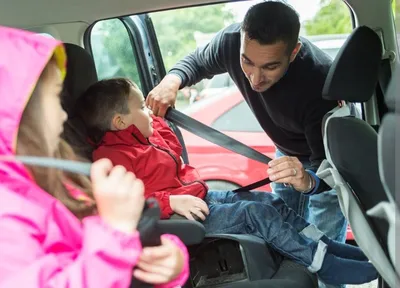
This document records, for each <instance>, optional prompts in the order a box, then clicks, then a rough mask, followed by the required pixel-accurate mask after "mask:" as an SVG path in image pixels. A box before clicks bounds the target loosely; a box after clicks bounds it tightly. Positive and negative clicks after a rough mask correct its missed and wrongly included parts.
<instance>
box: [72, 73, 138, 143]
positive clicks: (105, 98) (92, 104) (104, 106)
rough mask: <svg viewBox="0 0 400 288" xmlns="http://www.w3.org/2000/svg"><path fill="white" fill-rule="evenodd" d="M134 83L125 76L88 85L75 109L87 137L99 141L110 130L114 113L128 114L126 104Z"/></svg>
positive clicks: (134, 85)
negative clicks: (84, 127) (83, 124)
mask: <svg viewBox="0 0 400 288" xmlns="http://www.w3.org/2000/svg"><path fill="white" fill-rule="evenodd" d="M132 87H135V88H137V86H136V84H135V83H133V82H132V81H130V80H129V79H126V78H114V79H105V80H101V81H99V82H97V83H95V84H93V85H92V86H90V87H89V88H88V89H87V90H86V91H85V92H84V93H83V95H82V96H81V97H80V98H79V99H78V101H77V104H76V105H77V111H78V114H79V116H80V117H81V118H82V120H83V121H84V123H85V126H86V128H87V132H88V136H89V138H90V139H91V140H92V141H93V142H95V143H99V142H100V141H101V139H102V137H103V135H104V133H105V132H107V131H110V130H111V122H112V119H113V117H114V116H115V114H129V113H130V111H129V107H128V105H127V103H128V99H129V96H130V94H131V88H132Z"/></svg>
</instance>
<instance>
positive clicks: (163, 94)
mask: <svg viewBox="0 0 400 288" xmlns="http://www.w3.org/2000/svg"><path fill="white" fill-rule="evenodd" d="M180 85H181V78H179V76H177V75H174V74H168V75H167V76H165V77H164V79H163V80H162V81H161V82H160V84H158V85H157V86H156V87H154V89H153V90H151V91H150V93H149V95H147V97H146V105H147V107H149V109H151V110H152V111H153V114H154V115H155V116H159V117H164V116H165V113H166V112H167V110H168V108H169V107H170V106H172V107H173V106H174V105H175V101H176V96H177V93H178V90H179V87H180Z"/></svg>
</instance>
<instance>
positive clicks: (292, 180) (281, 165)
mask: <svg viewBox="0 0 400 288" xmlns="http://www.w3.org/2000/svg"><path fill="white" fill-rule="evenodd" d="M268 166H269V169H268V170H267V173H268V176H269V179H270V180H271V181H273V182H275V183H284V184H287V185H288V184H289V185H292V186H293V188H294V189H296V190H297V191H299V192H302V191H307V190H309V189H310V187H311V189H313V188H314V187H315V181H314V179H313V177H311V175H310V174H309V173H307V171H305V169H304V167H303V164H302V163H301V162H300V160H299V159H298V158H297V157H290V156H282V157H279V158H276V159H274V160H272V161H270V162H269V163H268ZM310 181H311V182H310Z"/></svg>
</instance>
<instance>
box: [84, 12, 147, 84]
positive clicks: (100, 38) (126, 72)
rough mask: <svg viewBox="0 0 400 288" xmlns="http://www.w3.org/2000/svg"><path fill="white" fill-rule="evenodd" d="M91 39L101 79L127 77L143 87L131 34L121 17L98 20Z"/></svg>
mask: <svg viewBox="0 0 400 288" xmlns="http://www.w3.org/2000/svg"><path fill="white" fill-rule="evenodd" d="M90 41H91V47H92V53H93V58H94V62H95V64H96V70H97V74H98V77H99V79H105V78H115V77H125V78H129V79H130V80H132V81H134V82H135V83H136V84H137V85H138V86H139V87H141V83H140V77H139V70H138V68H137V65H136V59H135V54H134V52H133V49H132V45H131V42H130V38H129V34H128V31H127V30H126V28H125V26H124V24H123V23H122V22H121V21H120V20H119V19H108V20H102V21H99V22H97V23H96V24H95V25H94V26H93V29H92V31H91V35H90Z"/></svg>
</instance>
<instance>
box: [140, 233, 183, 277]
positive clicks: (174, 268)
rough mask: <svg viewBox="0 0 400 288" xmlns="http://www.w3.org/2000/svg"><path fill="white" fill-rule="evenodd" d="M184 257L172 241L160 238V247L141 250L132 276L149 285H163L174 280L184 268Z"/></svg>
mask: <svg viewBox="0 0 400 288" xmlns="http://www.w3.org/2000/svg"><path fill="white" fill-rule="evenodd" d="M184 261H185V258H184V255H183V253H182V251H181V250H180V249H179V247H178V246H177V245H175V244H174V242H173V241H171V240H170V239H168V238H166V237H161V245H160V246H157V247H146V248H144V249H143V252H142V255H141V256H140V258H139V262H138V263H137V264H136V265H137V269H135V270H134V271H133V276H134V277H135V278H136V279H138V280H141V281H143V282H146V283H149V284H164V283H168V282H170V281H172V280H174V279H175V278H176V277H177V276H178V275H179V274H180V273H181V272H182V269H183V266H184Z"/></svg>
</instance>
